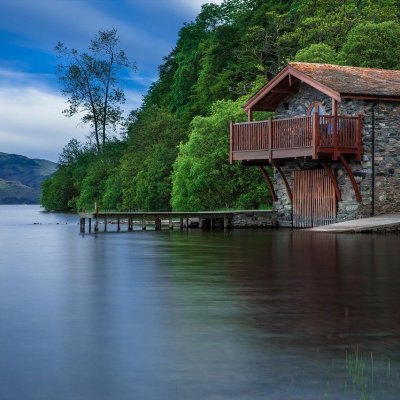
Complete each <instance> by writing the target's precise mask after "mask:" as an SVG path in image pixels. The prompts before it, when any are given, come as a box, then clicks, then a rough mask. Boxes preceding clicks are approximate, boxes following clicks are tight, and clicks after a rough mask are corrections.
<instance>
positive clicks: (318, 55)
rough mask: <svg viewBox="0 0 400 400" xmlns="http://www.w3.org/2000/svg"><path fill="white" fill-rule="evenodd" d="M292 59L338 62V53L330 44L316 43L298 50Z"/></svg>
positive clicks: (312, 61) (327, 62) (328, 62)
mask: <svg viewBox="0 0 400 400" xmlns="http://www.w3.org/2000/svg"><path fill="white" fill-rule="evenodd" d="M294 60H295V61H301V62H311V63H322V64H324V63H325V64H338V54H337V53H336V51H335V50H334V49H333V48H332V47H331V46H329V45H327V44H324V43H318V44H312V45H310V46H308V47H306V48H304V49H301V50H299V51H298V52H297V53H296V56H295V58H294Z"/></svg>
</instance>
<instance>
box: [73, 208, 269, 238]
mask: <svg viewBox="0 0 400 400" xmlns="http://www.w3.org/2000/svg"><path fill="white" fill-rule="evenodd" d="M249 213H251V214H252V215H254V216H265V215H269V214H271V211H267V210H250V211H247V210H240V211H200V212H170V211H160V212H118V211H97V212H91V213H89V212H81V213H79V217H80V232H81V233H85V232H86V229H87V231H88V232H89V233H91V232H92V231H93V232H95V233H97V232H99V231H100V224H101V225H102V230H103V231H104V232H107V229H108V227H109V225H110V224H112V225H116V230H117V232H120V231H121V229H122V226H123V225H126V231H128V232H132V231H133V229H134V226H136V227H139V228H140V229H142V230H146V229H147V227H148V226H151V227H152V228H153V229H155V230H161V228H162V227H163V226H164V227H168V229H174V227H176V226H177V227H179V228H180V229H181V230H183V229H189V228H200V229H204V228H211V229H213V228H220V229H228V228H231V227H232V219H233V217H234V216H235V215H238V214H249Z"/></svg>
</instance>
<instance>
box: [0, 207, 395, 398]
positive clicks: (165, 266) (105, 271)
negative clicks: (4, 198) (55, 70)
mask: <svg viewBox="0 0 400 400" xmlns="http://www.w3.org/2000/svg"><path fill="white" fill-rule="evenodd" d="M125 228H126V226H123V228H122V229H123V230H125ZM399 255H400V236H398V235H389V234H388V235H366V234H364V235H354V234H351V235H346V234H342V235H331V234H310V233H306V232H291V231H275V230H274V231H266V230H258V231H244V230H235V231H230V232H222V231H215V232H210V231H209V232H202V231H199V230H191V231H189V232H186V231H184V232H181V231H180V230H174V231H172V232H171V231H168V230H165V231H164V230H163V231H161V232H156V231H150V230H148V231H146V232H142V231H139V230H138V231H134V232H129V233H128V232H120V233H115V232H109V233H99V234H97V235H94V234H90V235H89V234H86V235H81V234H80V233H79V225H78V218H77V217H76V216H75V215H66V214H50V213H44V212H42V211H40V209H39V207H37V206H0V399H2V400H3V399H4V400H19V399H21V400H47V399H48V400H92V399H93V400H103V399H104V400H129V399H138V400H147V399H148V400H153V399H154V400H163V399H168V400H170V399H172V400H173V399H182V400H188V399H199V400H200V399H202V400H203V399H212V400H214V399H215V400H222V399H223V400H231V399H234V400H236V399H243V400H244V399H246V400H248V399H249V400H252V399H309V400H313V399H364V400H366V399H371V400H372V399H374V400H377V399H398V398H399V397H400V377H399V372H400V261H399V260H400V257H399Z"/></svg>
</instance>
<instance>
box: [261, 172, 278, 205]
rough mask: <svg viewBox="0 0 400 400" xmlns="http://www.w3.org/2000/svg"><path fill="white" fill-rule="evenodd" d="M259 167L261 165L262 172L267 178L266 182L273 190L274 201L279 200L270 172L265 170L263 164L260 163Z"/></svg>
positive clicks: (271, 190)
mask: <svg viewBox="0 0 400 400" xmlns="http://www.w3.org/2000/svg"><path fill="white" fill-rule="evenodd" d="M259 167H260V170H261V173H262V174H263V176H264V179H265V180H266V182H267V184H268V187H269V190H270V192H271V196H272V200H273V201H278V196H277V195H276V192H275V189H274V185H273V183H272V180H271V178H270V177H269V175H268V172H267V171H266V170H265V168H264V167H263V166H262V165H260V166H259Z"/></svg>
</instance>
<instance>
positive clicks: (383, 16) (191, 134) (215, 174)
mask: <svg viewBox="0 0 400 400" xmlns="http://www.w3.org/2000/svg"><path fill="white" fill-rule="evenodd" d="M399 22H400V7H399V5H398V1H397V0H374V1H372V0H326V1H324V2H318V1H315V0H292V1H288V0H280V1H279V0H273V1H272V0H225V1H224V2H223V3H222V5H215V4H207V5H204V6H203V8H202V11H201V13H200V14H199V15H198V16H197V18H196V19H195V21H193V22H191V23H188V24H185V25H184V26H183V27H182V29H181V30H180V32H179V35H178V40H177V43H176V45H175V47H174V49H173V50H172V51H171V53H170V54H168V55H167V56H166V57H165V58H164V60H163V64H162V65H161V66H160V67H159V78H158V80H157V81H156V82H155V83H153V85H152V86H151V87H150V90H149V92H148V94H147V95H146V96H145V98H144V102H143V105H142V107H141V108H140V109H139V110H136V111H134V112H133V115H132V117H133V119H132V123H131V124H130V126H129V129H128V132H127V136H126V137H125V138H123V139H121V140H114V141H110V142H108V143H107V144H106V145H105V146H104V147H103V149H102V151H101V152H100V153H97V152H96V150H95V149H93V148H91V147H90V146H85V145H83V144H80V143H78V142H77V141H71V142H70V143H69V144H68V145H67V146H66V147H65V148H64V149H63V152H62V153H61V155H60V166H59V169H58V171H57V172H56V173H55V174H54V175H53V177H52V178H50V179H47V180H46V181H45V183H44V186H43V196H42V204H43V206H44V207H45V208H47V209H50V210H64V209H82V208H84V209H87V210H88V209H92V208H93V205H94V203H95V202H97V204H98V205H99V206H100V207H101V208H102V209H131V210H170V209H171V208H173V209H175V210H206V209H226V208H258V207H265V206H267V205H269V204H270V202H271V199H270V195H269V193H268V190H267V186H266V185H265V183H264V182H263V180H262V176H261V174H260V173H259V171H258V170H257V169H256V168H244V167H241V166H240V165H239V164H235V165H230V164H229V156H228V154H229V131H228V124H229V121H230V120H235V121H241V120H245V118H246V116H245V114H244V112H243V111H242V109H241V106H242V105H243V103H244V102H245V101H246V99H247V98H248V97H249V96H250V95H252V94H253V93H254V92H255V91H256V90H257V89H258V88H259V87H261V86H262V85H263V84H265V82H266V81H267V80H268V79H269V78H270V77H271V76H273V75H274V74H275V73H276V72H277V71H278V70H279V69H280V68H282V67H283V66H284V65H285V64H286V63H287V62H288V61H292V60H296V61H308V62H322V63H331V64H342V65H353V66H363V67H379V68H389V69H400V41H399V37H400V24H399ZM258 117H259V118H262V117H264V118H265V117H267V115H264V116H258Z"/></svg>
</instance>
